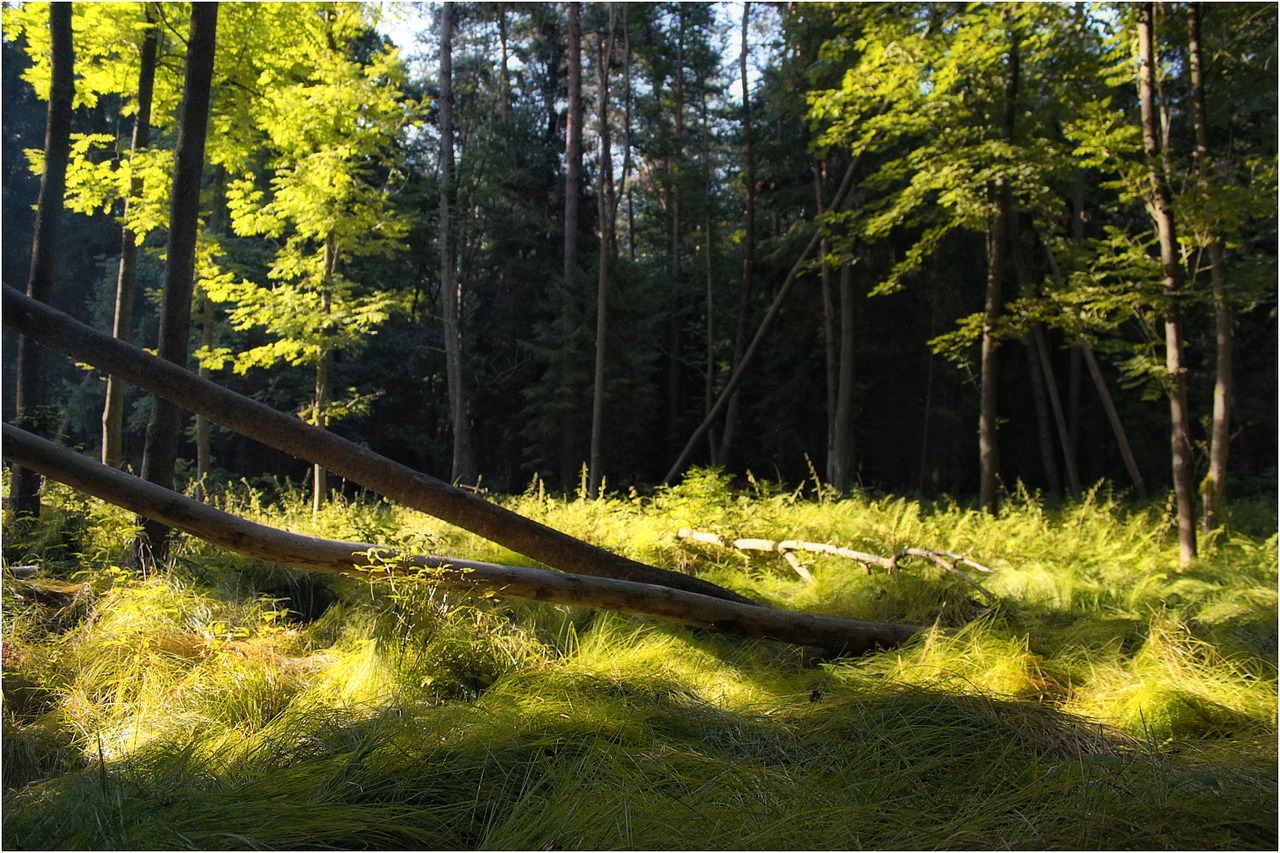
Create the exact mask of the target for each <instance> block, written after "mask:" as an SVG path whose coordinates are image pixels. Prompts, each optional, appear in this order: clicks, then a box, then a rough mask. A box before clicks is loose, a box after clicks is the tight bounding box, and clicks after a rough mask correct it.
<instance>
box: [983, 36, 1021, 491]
mask: <svg viewBox="0 0 1280 853" xmlns="http://www.w3.org/2000/svg"><path fill="white" fill-rule="evenodd" d="M1009 38H1010V43H1009V57H1008V61H1007V65H1006V72H1005V90H1004V115H1003V118H1002V121H1001V128H1000V133H1001V137H1002V138H1003V139H1004V141H1005V142H1007V143H1012V142H1013V134H1014V116H1015V115H1016V108H1017V104H1016V100H1017V95H1018V64H1019V56H1018V33H1017V30H1016V29H1014V28H1013V27H1010V30H1009ZM993 194H994V202H995V206H996V210H995V214H994V216H993V217H992V221H991V223H990V225H989V226H988V235H987V295H986V300H985V304H984V306H983V312H982V367H981V372H982V380H981V396H982V400H981V405H980V414H979V417H978V457H979V462H980V465H981V471H980V474H979V481H978V503H979V504H980V505H981V506H982V508H983V509H985V510H986V511H987V512H992V513H994V512H995V510H996V477H997V475H998V474H999V470H1000V447H999V443H998V439H997V437H996V430H997V429H998V425H997V420H996V418H997V410H996V402H997V400H996V384H997V380H998V378H999V373H998V371H997V369H996V366H997V360H996V350H997V347H998V342H997V340H996V337H995V327H996V321H997V319H998V318H999V316H1000V312H1001V310H1002V307H1003V306H1002V302H1003V285H1004V277H1005V257H1006V247H1007V245H1008V241H1009V224H1010V217H1011V213H1012V208H1013V193H1012V191H1011V189H1010V186H1009V178H1008V176H1007V175H1001V176H999V177H997V178H996V180H995V187H994V190H993Z"/></svg>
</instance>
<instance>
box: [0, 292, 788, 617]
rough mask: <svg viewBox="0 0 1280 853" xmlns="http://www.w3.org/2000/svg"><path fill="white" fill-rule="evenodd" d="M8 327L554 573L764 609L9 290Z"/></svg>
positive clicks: (6, 298) (5, 312) (5, 313)
mask: <svg viewBox="0 0 1280 853" xmlns="http://www.w3.org/2000/svg"><path fill="white" fill-rule="evenodd" d="M3 309H4V310H3V318H4V324H5V325H6V326H9V327H11V328H14V329H17V330H18V331H19V332H21V333H22V334H24V335H26V336H27V337H29V338H31V339H33V340H35V341H37V342H39V343H41V344H43V345H44V346H47V347H49V348H50V349H54V350H57V351H58V352H61V353H62V354H64V355H68V356H70V357H71V358H73V359H75V360H77V361H80V362H84V363H85V364H91V365H93V366H94V367H96V368H98V369H99V370H103V371H105V372H107V373H110V374H111V375H112V376H116V377H119V378H121V379H124V380H125V381H126V382H128V383H130V384H131V385H136V386H138V387H139V388H143V389H146V390H147V391H150V392H151V393H152V394H155V395H156V396H158V397H163V398H164V399H166V400H169V401H171V402H173V403H175V404H177V405H179V406H181V407H182V408H184V409H187V410H188V411H191V412H195V413H196V414H198V415H204V416H205V417H206V418H208V419H209V420H211V421H213V422H214V423H217V424H220V425H222V426H224V427H226V428H227V429H230V430H232V431H233V432H237V433H239V434H241V435H244V436H248V437H249V438H252V439H254V440H256V441H260V442H262V443H263V444H266V445H268V446H269V447H274V448H275V449H277V450H280V451H283V452H285V453H288V454H289V455H291V456H295V457H297V458H299V459H304V460H306V461H307V462H312V463H315V464H318V465H322V466H324V468H325V469H327V470H329V471H332V472H333V473H335V474H337V475H338V476H340V477H345V478H346V479H348V480H350V481H351V482H353V483H357V484H359V485H361V486H364V487H365V488H367V489H371V490H372V491H374V492H377V493H379V494H382V495H385V496H386V497H388V498H391V499H392V500H394V501H396V502H397V503H399V504H401V505H403V506H407V507H409V508H411V509H416V510H419V511H420V512H425V513H427V514H428V515H431V516H434V517H436V518H439V519H441V520H443V521H447V522H449V523H450V524H454V525H457V526H458V527H461V528H462V529H463V530H469V531H471V532H472V533H475V534H476V535H478V536H482V537H484V538H485V539H488V540H489V541H491V542H497V543H498V544H499V545H503V546H505V547H507V548H510V549H511V550H512V551H515V552H516V553H517V554H523V555H525V556H526V557H530V558H532V559H534V560H537V561H539V562H541V563H544V564H546V565H548V566H551V567H552V568H556V569H561V570H562V571H566V572H572V573H574V574H581V575H594V576H597V577H611V578H617V579H620V580H630V581H640V582H643V583H649V584H657V585H661V586H667V587H671V588H672V589H679V590H684V591H685V592H696V593H700V594H702V595H707V596H711V597H714V598H723V599H725V600H727V601H735V602H738V603H739V604H749V605H753V606H756V607H761V606H763V605H761V604H759V602H755V601H752V600H751V599H749V598H747V597H745V596H742V595H739V594H738V593H736V592H732V591H730V590H727V589H724V588H723V587H720V586H717V585H715V584H713V583H710V582H708V581H705V580H702V579H701V578H695V577H691V576H689V575H684V574H680V573H679V572H672V571H668V570H666V569H660V568H658V567H656V566H648V565H645V564H644V563H639V562H636V561H635V560H630V559H627V558H626V557H623V556H621V555H618V554H613V553H610V552H609V551H606V550H604V549H603V548H597V547H595V546H594V545H591V544H589V543H587V542H583V541H582V540H580V539H575V538H573V537H572V536H569V535H567V534H564V533H561V532H560V531H558V530H553V529H551V528H550V527H547V526H546V525H543V524H539V523H538V522H536V521H533V520H532V519H528V518H525V517H524V516H521V515H519V514H517V513H514V512H511V511H510V510H508V509H504V508H503V507H500V506H498V505H496V504H492V503H489V502H488V501H486V500H485V499H484V498H482V497H479V496H478V495H474V494H470V493H468V492H466V491H463V490H462V489H459V488H455V487H454V486H451V485H449V484H448V483H446V482H444V481H442V480H437V479H436V478H434V477H430V476H428V475H426V474H422V473H419V472H417V471H414V470H413V469H412V468H409V467H407V466H405V465H401V464H399V463H397V462H392V461H391V460H390V459H387V458H385V457H383V456H379V455H378V454H376V453H374V452H372V451H370V450H366V449H365V448H363V447H360V446H359V445H358V444H355V443H353V442H350V441H347V440H346V439H344V438H339V437H338V436H336V435H334V434H333V433H330V432H327V431H326V430H323V429H320V428H319V427H315V426H312V425H311V424H307V423H304V422H303V421H301V420H299V419H298V418H296V417H294V416H292V415H287V414H284V413H282V412H277V411H276V410H275V409H272V408H271V407H269V406H264V405H263V404H262V403H259V402H258V401H256V400H251V399H250V398H248V397H244V396H241V395H240V394H237V393H235V392H234V391H229V390H227V389H226V388H223V387H222V386H220V385H216V384H214V383H212V382H209V381H208V380H205V379H201V378H200V377H198V376H196V375H195V374H194V373H191V372H190V371H188V370H185V369H184V368H181V367H178V366H177V365H174V364H171V363H170V362H167V361H163V360H161V359H159V358H156V357H155V356H153V355H151V354H150V353H147V352H144V351H143V350H141V349H138V348H137V347H135V346H131V345H130V344H128V343H125V342H123V341H119V340H117V339H115V338H113V337H111V336H110V335H107V334H103V333H102V332H99V331H97V330H96V329H93V328H91V327H89V326H86V325H85V324H83V323H80V322H78V321H76V320H74V319H73V318H71V317H69V316H67V315H66V314H64V313H62V312H61V311H58V310H56V309H54V308H50V307H49V306H48V305H45V304H43V303H41V302H38V301H36V300H34V299H31V298H30V297H28V296H26V295H25V294H23V293H20V292H18V291H17V290H14V289H13V288H12V287H9V286H8V285H5V287H4V303H3Z"/></svg>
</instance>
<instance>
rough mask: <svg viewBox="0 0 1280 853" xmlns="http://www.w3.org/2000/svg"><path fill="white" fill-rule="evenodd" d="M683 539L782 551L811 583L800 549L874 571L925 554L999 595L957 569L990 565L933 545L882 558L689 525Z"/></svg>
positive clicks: (681, 532)
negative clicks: (736, 535) (799, 557)
mask: <svg viewBox="0 0 1280 853" xmlns="http://www.w3.org/2000/svg"><path fill="white" fill-rule="evenodd" d="M676 536H677V537H679V538H680V539H689V540H691V541H693V542H706V543H707V544H710V545H719V546H720V547H721V548H733V549H735V550H738V551H772V552H774V553H776V554H781V555H782V556H783V557H784V558H785V559H786V561H787V562H788V563H789V564H790V565H791V567H792V568H793V569H795V570H796V573H797V574H799V575H800V576H801V577H802V578H804V579H805V580H806V581H808V582H809V583H813V575H811V574H810V573H809V570H808V569H806V568H804V566H802V565H800V561H799V560H797V559H796V556H795V552H796V551H807V552H809V553H812V554H826V555H827V556H829V557H844V558H845V559H848V560H854V561H856V562H859V563H862V564H863V565H864V566H866V567H867V570H868V571H870V569H871V566H879V567H880V568H882V569H885V570H887V571H890V572H894V571H897V570H898V565H899V563H901V562H902V558H903V557H924V558H926V559H929V560H933V561H934V562H935V563H937V564H938V565H939V566H942V567H943V568H944V569H946V570H947V571H949V572H951V573H952V574H954V575H956V576H957V577H959V578H961V579H962V580H964V581H965V582H966V583H969V584H972V585H973V586H974V587H976V588H977V590H978V592H980V593H982V595H983V596H985V597H986V599H987V603H988V604H991V603H994V602H995V600H996V597H995V596H994V595H993V594H992V593H991V592H990V591H989V590H988V589H987V588H986V587H984V586H983V585H982V584H980V583H978V582H977V581H975V580H974V579H973V578H971V577H969V576H968V575H967V574H965V573H964V572H962V571H960V569H959V568H957V565H956V564H957V563H962V564H964V565H966V566H972V567H973V568H975V569H977V570H978V571H980V572H986V573H987V574H990V573H992V572H994V571H995V570H994V569H990V568H987V567H986V566H984V565H982V564H981V563H975V562H974V561H973V560H970V559H969V558H968V557H964V556H961V555H960V554H952V553H951V552H950V551H935V550H932V549H930V548H903V549H901V550H900V551H898V553H896V554H894V555H893V556H892V557H881V556H879V555H878V554H867V553H865V552H863V551H854V550H853V549H851V548H841V547H839V546H836V545H829V544H827V543H824V542H801V541H799V540H796V539H785V540H783V541H781V542H775V541H774V540H772V539H729V538H728V537H726V536H719V535H717V534H715V533H703V532H701V531H698V530H691V529H690V528H688V527H682V528H680V530H679V531H678V532H677V533H676Z"/></svg>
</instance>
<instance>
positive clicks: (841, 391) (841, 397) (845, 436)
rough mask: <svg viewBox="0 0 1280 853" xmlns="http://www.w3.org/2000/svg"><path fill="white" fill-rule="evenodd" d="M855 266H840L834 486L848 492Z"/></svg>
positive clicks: (850, 470) (851, 436)
mask: <svg viewBox="0 0 1280 853" xmlns="http://www.w3.org/2000/svg"><path fill="white" fill-rule="evenodd" d="M853 333H854V316H853V265H852V264H849V263H844V264H841V265H840V364H839V373H838V376H837V379H836V417H835V425H834V427H833V431H834V432H835V445H834V446H833V448H832V456H833V458H834V461H835V467H834V469H833V471H832V473H831V485H832V486H834V487H835V489H836V491H839V492H845V491H848V489H849V488H850V486H852V485H853V477H852V469H853V369H854V364H853V355H854V352H853V347H854V334H853Z"/></svg>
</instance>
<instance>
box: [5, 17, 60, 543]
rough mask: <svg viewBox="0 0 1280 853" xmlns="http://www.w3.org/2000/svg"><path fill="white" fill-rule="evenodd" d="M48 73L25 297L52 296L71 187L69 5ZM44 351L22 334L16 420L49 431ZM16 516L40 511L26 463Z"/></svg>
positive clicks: (12, 491) (55, 29) (53, 36)
mask: <svg viewBox="0 0 1280 853" xmlns="http://www.w3.org/2000/svg"><path fill="white" fill-rule="evenodd" d="M49 31H50V50H51V53H52V56H51V57H50V74H51V80H50V84H49V109H48V111H47V113H46V116H47V117H46V120H45V133H44V173H43V174H42V175H41V176H40V195H39V201H38V203H37V208H36V221H35V237H34V239H33V241H32V246H31V271H30V275H29V276H28V278H27V295H28V296H30V297H31V298H32V299H38V300H40V301H41V302H48V301H49V300H50V298H51V297H52V296H53V282H54V277H55V276H56V275H57V268H58V236H59V231H60V226H61V224H62V205H63V196H64V195H66V189H67V162H68V160H70V159H71V102H72V100H73V99H74V97H75V48H74V46H73V44H72V35H71V4H70V3H51V4H49ZM43 359H44V354H43V353H42V352H41V351H40V349H39V348H38V347H37V346H36V345H35V342H34V341H30V340H28V339H27V338H25V337H19V338H18V353H17V365H16V372H17V380H18V381H17V384H16V388H15V392H16V400H15V403H16V410H17V419H18V422H19V423H21V424H22V425H23V426H29V427H30V428H32V429H36V430H38V431H39V432H47V427H46V426H45V425H44V424H43V421H44V420H45V417H44V415H43V414H42V413H41V411H40V409H41V405H42V404H43V403H44V388H43V379H44V369H43ZM9 496H10V499H11V500H10V504H11V509H12V513H13V518H15V519H16V518H20V517H29V518H33V517H36V516H38V515H39V514H40V478H39V476H38V475H37V474H36V473H35V472H34V471H29V470H27V469H25V468H22V467H20V466H19V467H15V468H14V469H13V478H12V480H11V481H10V485H9Z"/></svg>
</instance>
